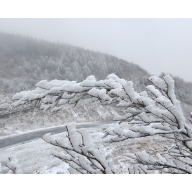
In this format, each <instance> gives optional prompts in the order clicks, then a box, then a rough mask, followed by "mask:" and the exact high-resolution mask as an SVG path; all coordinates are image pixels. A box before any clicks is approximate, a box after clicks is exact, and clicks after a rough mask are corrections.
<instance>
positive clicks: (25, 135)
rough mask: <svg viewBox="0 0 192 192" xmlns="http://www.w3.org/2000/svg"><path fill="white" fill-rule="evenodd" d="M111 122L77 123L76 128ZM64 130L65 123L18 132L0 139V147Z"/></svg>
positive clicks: (7, 146)
mask: <svg viewBox="0 0 192 192" xmlns="http://www.w3.org/2000/svg"><path fill="white" fill-rule="evenodd" d="M111 123H115V121H103V122H102V121H101V122H89V123H77V124H76V128H77V129H80V128H97V127H98V128H100V126H101V125H102V126H103V125H105V124H111ZM65 131H66V127H65V125H63V126H58V127H53V128H49V129H47V128H45V129H43V128H42V129H39V130H37V131H33V132H28V133H22V134H18V135H15V136H10V138H9V137H8V138H4V139H0V149H5V148H9V147H12V146H14V145H18V144H24V143H27V142H30V141H32V140H35V139H39V138H40V137H42V136H43V135H45V134H46V133H51V134H57V133H61V132H65Z"/></svg>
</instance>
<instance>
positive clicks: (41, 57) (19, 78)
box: [0, 32, 192, 114]
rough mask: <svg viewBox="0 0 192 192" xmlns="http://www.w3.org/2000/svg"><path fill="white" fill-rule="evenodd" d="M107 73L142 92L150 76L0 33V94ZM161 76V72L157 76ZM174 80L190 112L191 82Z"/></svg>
mask: <svg viewBox="0 0 192 192" xmlns="http://www.w3.org/2000/svg"><path fill="white" fill-rule="evenodd" d="M110 73H115V74H116V75H118V76H119V77H120V78H124V79H126V80H131V81H133V83H134V87H135V89H136V90H137V91H142V90H144V88H145V86H146V85H147V84H148V83H149V82H148V80H147V78H148V77H149V76H150V74H149V73H148V72H147V71H146V70H144V69H142V68H141V67H140V66H138V65H136V64H134V63H130V62H127V61H125V60H122V59H119V58H117V57H115V56H111V55H108V54H103V53H100V52H94V51H90V50H86V49H83V48H80V47H75V46H71V45H68V44H63V43H62V44H61V43H51V42H48V41H44V40H37V39H34V38H31V37H26V36H21V35H14V34H8V33H2V32H0V92H1V93H9V94H13V93H16V92H20V91H22V90H28V89H33V88H34V87H35V84H36V83H37V82H38V81H40V80H42V79H47V80H52V79H60V80H61V79H62V80H64V79H68V80H76V81H82V80H83V79H85V78H86V77H87V76H89V75H94V76H95V77H96V78H97V79H105V78H106V76H107V75H108V74H110ZM163 75H164V74H163V73H162V74H161V76H163ZM174 79H175V92H176V96H177V98H178V99H179V100H180V101H181V102H182V107H183V109H184V113H185V114H189V112H190V111H192V97H191V96H192V83H190V82H185V81H184V80H183V79H181V78H179V77H174Z"/></svg>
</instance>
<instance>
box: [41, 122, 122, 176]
mask: <svg viewBox="0 0 192 192" xmlns="http://www.w3.org/2000/svg"><path fill="white" fill-rule="evenodd" d="M66 127H67V132H68V136H66V139H67V140H68V141H69V144H67V142H66V141H65V140H64V138H62V139H60V140H59V139H57V140H55V139H54V138H53V137H52V136H50V134H46V135H44V136H43V139H44V140H45V141H46V142H47V143H50V144H52V145H55V146H58V147H60V148H62V149H63V150H64V151H65V153H64V154H61V153H53V156H55V157H57V158H59V159H61V160H62V161H65V162H66V163H68V164H69V166H70V168H69V172H70V173H75V174H76V173H81V174H117V173H119V172H118V171H117V170H116V169H115V168H114V167H113V163H112V162H108V161H107V160H106V158H105V155H104V153H103V152H102V151H101V150H99V149H96V148H95V146H94V144H93V143H92V142H91V140H90V138H89V134H88V132H87V131H86V130H85V129H80V130H78V131H77V130H76V127H75V123H69V124H67V126H66Z"/></svg>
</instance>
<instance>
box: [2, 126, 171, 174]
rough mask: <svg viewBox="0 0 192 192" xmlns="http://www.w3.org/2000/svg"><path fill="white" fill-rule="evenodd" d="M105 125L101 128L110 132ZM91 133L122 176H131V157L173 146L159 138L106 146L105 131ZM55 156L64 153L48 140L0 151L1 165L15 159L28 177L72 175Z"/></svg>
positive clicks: (90, 130) (66, 166) (65, 165)
mask: <svg viewBox="0 0 192 192" xmlns="http://www.w3.org/2000/svg"><path fill="white" fill-rule="evenodd" d="M107 126H110V125H105V126H102V127H101V128H107ZM121 127H122V128H123V129H125V130H126V129H129V126H128V125H127V124H126V123H122V124H121ZM86 130H87V131H89V133H90V137H91V140H92V141H93V142H94V144H95V147H99V148H101V149H103V150H104V153H105V155H106V158H107V159H108V160H113V162H114V167H115V168H117V169H118V170H119V171H121V172H122V173H127V168H128V165H129V164H130V163H129V162H128V161H127V159H126V156H125V155H126V154H127V153H133V152H138V151H142V150H145V151H149V149H150V147H153V148H155V149H161V150H162V149H163V148H164V146H167V145H171V144H172V142H171V141H170V140H168V139H163V138H161V137H159V136H154V137H146V138H140V139H129V140H126V141H121V142H117V143H106V142H105V139H103V138H102V137H103V136H104V133H103V129H98V128H97V129H86ZM66 134H67V133H66V132H64V133H60V134H56V135H55V138H58V139H59V138H63V137H65V135H66ZM53 152H58V153H61V152H62V149H60V148H59V147H55V146H53V145H50V144H47V143H46V142H45V141H44V140H42V139H38V140H35V141H32V142H29V143H26V144H23V145H18V146H15V147H11V148H8V149H4V150H0V161H2V160H5V159H6V158H7V157H9V156H11V155H13V154H14V155H15V156H16V157H17V158H18V160H19V162H20V167H21V172H22V173H25V174H27V173H28V174H33V173H42V174H56V173H63V174H68V173H69V172H68V171H67V169H68V168H69V166H68V164H66V163H65V162H62V161H61V160H60V159H57V158H56V157H53V156H52V153H53Z"/></svg>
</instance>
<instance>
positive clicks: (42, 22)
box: [0, 19, 192, 82]
mask: <svg viewBox="0 0 192 192" xmlns="http://www.w3.org/2000/svg"><path fill="white" fill-rule="evenodd" d="M0 31H2V32H11V33H12V32H13V33H19V34H24V35H29V36H33V37H37V38H40V39H45V40H49V41H54V42H57V41H59V42H64V43H68V44H72V45H75V46H80V47H83V48H86V49H90V50H94V51H100V52H103V53H109V54H111V55H115V56H117V57H119V58H122V59H125V60H127V61H132V62H133V63H136V64H138V65H140V66H141V67H143V68H144V69H146V70H147V71H149V72H150V73H152V74H156V75H159V74H160V73H161V72H162V71H164V72H167V73H171V74H173V75H177V76H180V77H182V78H183V79H185V80H187V81H191V82H192V75H191V73H192V19H0Z"/></svg>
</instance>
